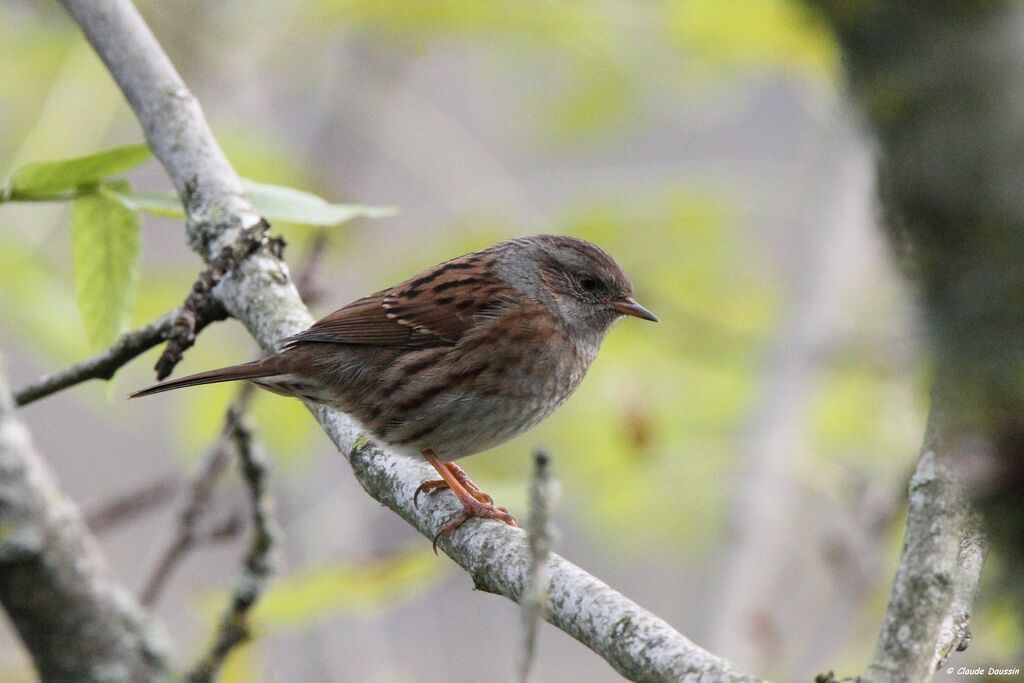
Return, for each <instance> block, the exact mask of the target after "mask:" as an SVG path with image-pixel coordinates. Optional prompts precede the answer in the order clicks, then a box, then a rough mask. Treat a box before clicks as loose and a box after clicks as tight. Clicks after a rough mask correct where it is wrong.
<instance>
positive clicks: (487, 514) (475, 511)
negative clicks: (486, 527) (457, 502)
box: [433, 494, 519, 555]
mask: <svg viewBox="0 0 1024 683" xmlns="http://www.w3.org/2000/svg"><path fill="white" fill-rule="evenodd" d="M485 495H486V494H485ZM488 498H490V496H488ZM474 517H479V518H481V519H494V520H497V521H499V522H504V523H505V524H508V525H509V526H519V523H518V522H517V521H516V518H515V517H513V516H512V515H510V514H509V513H508V510H506V509H505V508H503V507H498V506H496V505H494V504H493V503H483V502H480V501H478V500H474V501H473V502H472V503H469V502H467V501H463V508H462V509H461V510H459V511H458V512H456V513H455V514H454V515H452V516H451V517H450V518H449V519H448V521H447V522H445V523H444V525H443V526H442V527H441V528H440V529H438V531H437V533H436V534H434V541H433V548H434V554H435V555H436V554H437V542H438V540H440V539H441V538H443V537H445V536H448V535H449V534H451V533H452V532H453V531H455V530H456V529H458V528H459V527H460V526H462V525H463V524H464V523H466V522H467V521H469V520H471V519H473V518H474Z"/></svg>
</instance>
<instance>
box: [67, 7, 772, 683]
mask: <svg viewBox="0 0 1024 683" xmlns="http://www.w3.org/2000/svg"><path fill="white" fill-rule="evenodd" d="M63 4H64V6H65V7H66V8H67V9H68V11H69V12H70V13H71V15H72V16H73V17H74V18H75V20H76V21H77V22H78V23H79V25H80V26H81V27H82V29H83V31H84V32H85V35H86V37H87V38H88V40H89V41H90V42H91V43H92V45H93V46H94V47H95V48H96V51H97V52H98V53H99V55H100V57H101V58H102V59H103V61H104V62H105V63H106V64H107V67H108V68H109V69H110V72H111V74H112V75H113V76H114V79H115V80H116V81H117V83H118V85H119V86H120V87H121V89H122V91H123V92H124V93H125V96H126V98H127V99H128V101H129V103H130V104H131V106H132V108H133V109H134V110H135V113H136V116H138V118H139V120H140V122H141V123H142V126H143V129H144V131H145V134H146V139H147V141H148V142H149V145H150V147H151V148H152V149H153V152H154V154H155V155H156V156H157V158H158V159H159V160H160V161H161V163H162V164H163V166H164V168H165V169H166V170H167V172H168V174H169V175H170V177H171V179H172V181H173V182H174V185H175V187H176V188H177V189H178V192H179V194H180V195H181V197H182V200H183V203H184V205H185V207H186V212H187V214H188V236H189V243H190V245H191V246H192V248H193V249H195V250H196V251H197V252H199V253H200V254H201V255H203V256H204V257H205V258H213V257H215V256H216V255H217V254H218V253H219V251H220V249H221V248H223V247H225V246H228V245H232V244H233V243H235V241H236V240H237V238H238V236H239V234H240V233H241V231H242V230H243V229H244V228H246V227H247V226H253V225H256V224H257V222H258V221H259V217H258V216H257V215H256V213H255V212H254V211H253V209H252V206H251V205H250V204H249V203H248V202H247V201H246V200H245V198H244V196H243V193H242V188H241V183H240V181H239V179H238V176H237V174H236V173H235V172H234V170H233V169H232V168H231V166H230V165H229V164H228V162H227V160H226V159H225V158H224V155H223V153H222V152H221V150H220V147H219V146H218V145H217V143H216V141H215V140H214V138H213V135H212V133H211V132H210V130H209V128H208V126H207V125H206V122H205V120H204V118H203V115H202V112H201V110H200V108H199V105H198V103H197V102H196V100H195V98H194V97H193V96H192V95H191V93H189V91H188V90H187V88H186V87H185V85H184V83H183V82H182V81H181V78H180V77H179V76H178V74H177V73H176V71H175V70H174V67H173V65H172V64H171V63H170V61H169V60H168V59H167V56H166V55H165V54H164V52H163V50H162V49H161V48H160V45H159V44H158V43H157V41H156V39H155V38H154V37H153V35H152V33H151V32H150V31H149V28H148V27H147V26H146V24H145V22H144V21H143V20H142V18H141V17H140V16H139V14H138V12H137V11H136V9H135V8H134V7H133V6H132V5H131V3H130V2H128V0H63ZM214 291H215V294H216V295H217V297H218V298H220V300H221V301H222V302H223V303H224V306H225V308H226V309H227V310H228V312H229V313H230V314H231V315H233V316H234V317H236V318H237V319H239V320H240V321H242V322H243V323H244V324H245V326H246V327H247V328H248V329H249V331H250V333H251V334H252V335H253V336H254V337H255V338H256V339H257V340H258V341H259V343H260V344H261V346H262V347H263V348H264V349H265V350H266V351H272V350H274V347H275V345H276V343H277V342H278V340H280V339H282V338H284V337H286V336H288V335H289V334H292V333H294V332H296V331H298V330H301V329H303V328H305V327H307V326H309V325H310V324H311V323H312V319H311V317H310V315H309V313H308V311H307V310H306V309H305V307H304V306H303V305H302V302H301V300H300V299H299V296H298V294H297V292H296V290H295V287H294V286H293V284H292V282H291V280H290V278H289V277H288V271H287V267H286V266H285V265H284V263H283V262H282V261H281V260H280V259H278V258H276V257H275V256H274V255H273V254H272V253H270V252H269V251H268V250H266V249H260V250H257V251H255V252H254V253H252V254H251V255H250V256H249V257H248V258H246V259H244V260H242V261H241V262H240V263H239V264H238V266H237V267H236V268H234V269H233V270H232V271H230V272H228V273H227V274H225V276H224V277H223V278H222V279H221V281H220V283H219V284H218V286H217V287H216V289H215V290H214ZM310 408H311V410H313V412H314V414H315V415H316V417H317V419H318V420H319V421H320V424H321V425H322V426H323V428H324V430H325V431H326V432H327V434H328V436H329V437H330V438H331V439H332V440H333V441H334V443H335V445H336V446H337V447H338V448H339V450H341V452H342V453H347V454H349V460H350V463H351V464H352V466H353V469H354V471H355V473H356V476H357V477H358V478H359V481H360V482H361V483H362V485H363V486H364V488H365V489H366V490H367V491H368V492H369V493H370V495H371V496H373V497H374V498H376V499H377V500H379V501H381V502H382V503H384V504H385V505H387V506H388V507H390V508H391V509H392V510H394V511H395V512H397V513H398V514H400V515H401V516H402V517H404V518H405V519H406V520H407V521H409V522H410V523H411V524H413V526H415V527H416V528H417V529H418V530H419V531H420V532H421V533H423V534H424V535H426V536H427V537H428V538H429V537H432V536H433V534H434V532H435V531H436V530H437V528H439V526H440V525H441V524H442V523H443V522H444V521H445V520H446V519H447V518H448V517H449V516H450V515H451V514H452V513H453V512H454V507H455V504H454V502H452V501H450V500H448V499H447V498H441V497H438V499H437V500H436V501H435V502H433V503H432V504H429V505H424V506H421V507H420V508H418V509H417V508H415V507H414V506H413V504H412V500H413V493H414V491H415V490H416V488H417V487H418V486H419V484H420V482H421V481H423V480H424V479H427V478H429V473H428V472H427V471H426V467H425V465H423V464H421V463H417V462H414V461H411V460H409V459H406V458H402V457H399V456H396V455H394V454H391V453H388V452H385V451H383V450H381V449H380V448H378V447H376V446H373V445H372V444H370V443H369V442H368V441H367V440H366V439H365V438H358V437H359V436H360V435H359V431H358V428H357V427H356V425H355V423H353V422H352V420H350V419H349V418H348V417H346V416H344V415H342V414H340V413H338V412H337V411H334V410H331V409H328V408H324V407H322V406H310ZM440 545H441V546H442V547H443V548H444V549H445V551H446V552H447V553H448V554H449V556H451V557H452V558H453V559H454V560H455V561H456V562H458V563H459V564H460V565H462V566H463V567H464V568H465V569H466V570H467V571H469V572H470V574H471V575H472V576H473V579H474V581H475V583H476V585H477V586H478V587H480V588H483V589H485V590H489V591H491V592H495V593H500V594H502V595H505V596H506V597H508V598H511V599H512V600H516V601H518V600H519V599H520V597H521V596H522V594H523V591H524V588H525V584H526V580H527V575H528V567H529V551H528V549H527V547H526V542H525V537H524V534H523V532H522V530H519V529H512V528H508V527H505V526H504V525H499V524H487V523H481V522H479V521H472V522H469V523H467V524H465V525H464V526H463V527H462V528H461V529H459V530H458V531H456V532H455V533H453V534H452V535H451V536H449V537H448V538H446V539H444V540H443V541H442V542H441V543H440ZM547 592H548V596H549V606H550V611H549V614H548V616H547V618H548V620H549V621H550V622H551V623H553V624H555V625H556V626H558V627H559V628H561V629H562V630H564V631H566V632H567V633H569V634H570V635H572V636H573V637H575V638H577V639H578V640H580V641H581V642H582V643H584V644H585V645H587V646H588V647H590V648H591V649H592V650H594V651H595V652H597V653H598V654H600V655H601V656H603V657H604V658H605V659H607V660H608V661H609V663H611V664H612V666H614V667H615V668H616V669H617V670H618V671H619V672H620V673H622V674H623V675H625V676H628V677H630V678H634V679H643V680H679V679H682V678H685V677H688V679H689V680H692V681H699V680H705V681H716V682H722V683H728V682H730V681H754V680H757V679H755V678H753V677H751V676H747V675H744V674H741V673H738V672H736V671H735V670H733V669H732V668H731V666H730V665H729V664H728V663H727V662H725V661H724V660H722V659H721V658H719V657H716V656H715V655H712V654H710V653H708V652H706V651H704V650H702V649H701V648H699V647H697V646H696V645H694V644H693V643H691V642H690V641H689V640H687V639H686V638H684V637H683V636H682V635H680V634H679V633H677V632H676V631H674V630H673V629H672V628H671V627H670V626H669V625H668V624H666V623H665V622H664V621H662V620H660V619H658V618H657V617H655V616H653V615H652V614H650V613H648V612H646V611H645V610H643V609H642V608H640V607H639V606H637V605H636V604H635V603H633V602H631V601H630V600H628V599H627V598H625V597H624V596H622V595H621V594H619V593H617V592H616V591H614V590H612V589H611V588H609V587H608V586H606V585H605V584H603V583H601V582H600V581H598V580H597V579H595V578H594V577H592V576H590V575H589V574H587V573H586V572H585V571H583V570H582V569H580V568H578V567H576V566H574V565H572V564H571V563H569V562H567V561H565V560H564V559H562V558H560V557H558V556H557V555H552V557H551V563H550V567H549V578H548V590H547Z"/></svg>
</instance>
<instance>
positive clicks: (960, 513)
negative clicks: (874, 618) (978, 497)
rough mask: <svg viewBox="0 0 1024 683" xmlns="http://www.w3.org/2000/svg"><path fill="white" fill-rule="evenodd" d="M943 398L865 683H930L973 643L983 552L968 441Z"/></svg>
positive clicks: (912, 493)
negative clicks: (960, 462)
mask: <svg viewBox="0 0 1024 683" xmlns="http://www.w3.org/2000/svg"><path fill="white" fill-rule="evenodd" d="M946 410H947V409H946V407H945V406H944V405H943V403H942V401H941V400H940V398H939V396H938V394H936V396H935V397H934V398H933V404H932V411H931V415H930V416H929V419H928V429H927V434H926V436H925V440H924V446H923V448H922V454H921V458H920V460H919V461H918V464H917V469H916V470H915V471H914V474H913V476H912V477H911V479H910V486H909V501H910V504H909V509H908V511H907V529H906V533H905V536H904V541H903V553H902V556H901V557H900V564H899V568H898V569H897V571H896V577H895V579H894V580H893V585H892V592H891V594H890V597H889V606H888V608H887V609H886V615H885V622H884V624H883V626H882V631H881V633H880V635H879V639H878V644H877V646H876V649H875V656H874V659H873V660H872V662H871V664H870V666H869V667H868V670H867V671H866V672H865V674H864V675H863V676H862V677H861V680H863V681H865V683H869V682H870V683H889V682H892V683H896V682H897V681H906V680H915V681H917V680H921V681H924V680H930V679H931V677H932V676H933V675H934V673H935V669H936V667H937V666H939V665H940V664H941V662H943V661H945V658H946V657H947V656H948V655H949V654H950V652H951V651H952V650H953V649H955V648H963V647H966V645H967V641H968V640H969V638H970V635H969V631H968V629H967V620H968V618H969V615H970V609H971V603H972V602H973V599H974V593H975V590H976V589H977V586H978V578H979V576H980V573H981V561H982V557H983V554H984V551H983V544H982V540H981V537H980V534H979V532H978V530H977V523H976V520H974V519H973V516H972V515H971V512H970V508H969V505H968V503H967V499H966V497H965V495H964V491H963V487H962V485H961V483H960V477H959V475H958V473H957V471H956V469H955V467H954V464H953V463H954V462H955V461H956V459H957V458H958V457H960V455H962V454H959V453H957V450H958V449H960V448H963V447H965V446H966V444H968V443H969V442H970V441H971V440H970V439H967V438H966V437H965V436H964V435H962V434H957V433H955V432H954V430H953V429H952V428H951V420H950V417H949V416H948V415H947V414H946Z"/></svg>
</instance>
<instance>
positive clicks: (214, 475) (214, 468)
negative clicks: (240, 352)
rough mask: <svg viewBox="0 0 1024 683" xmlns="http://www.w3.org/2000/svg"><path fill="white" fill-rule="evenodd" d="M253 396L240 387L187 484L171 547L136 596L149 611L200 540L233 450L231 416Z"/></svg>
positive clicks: (248, 387) (248, 388) (245, 386)
mask: <svg viewBox="0 0 1024 683" xmlns="http://www.w3.org/2000/svg"><path fill="white" fill-rule="evenodd" d="M252 394H253V386H252V385H251V384H248V383H246V384H243V385H242V387H241V389H240V390H239V392H238V397H237V398H236V399H235V400H234V402H233V403H232V405H231V407H230V408H229V409H228V417H227V419H226V420H225V425H224V429H223V431H222V432H221V435H220V437H219V438H218V439H217V442H216V443H215V444H214V446H213V448H211V449H210V450H209V452H207V454H206V457H204V458H203V462H202V463H201V464H200V466H199V469H198V470H197V471H196V473H195V475H193V477H192V480H191V482H190V483H189V496H188V500H187V502H186V503H185V506H184V508H183V509H182V511H181V514H180V515H179V516H178V530H177V534H176V535H175V537H174V540H173V541H171V544H170V545H169V546H168V547H167V548H166V550H164V552H163V553H162V554H161V555H160V559H159V560H158V561H157V563H156V566H155V567H154V569H153V571H152V573H151V574H150V576H149V578H148V579H147V580H146V583H145V586H144V588H143V589H142V592H141V593H140V597H139V601H140V602H141V603H142V604H143V605H145V606H147V607H149V606H152V605H153V604H155V603H156V601H157V599H158V598H159V597H160V593H161V592H162V591H163V589H164V586H165V585H166V584H167V580H168V579H169V578H170V577H171V574H172V573H173V572H174V570H175V569H176V568H177V567H178V565H179V564H180V563H181V561H182V560H183V559H185V556H186V555H187V554H188V553H189V551H191V550H192V549H193V548H195V547H196V545H198V543H199V539H200V531H199V521H200V520H201V519H202V517H203V515H205V514H206V511H207V510H208V509H209V507H210V500H211V498H212V497H213V491H214V489H215V488H216V486H217V482H218V481H219V480H220V477H221V475H222V474H224V470H225V468H226V467H227V464H228V462H229V460H230V458H231V451H232V449H233V448H234V441H233V439H234V427H233V426H232V421H233V418H232V415H235V414H240V413H241V411H243V410H244V409H245V408H246V407H247V406H248V404H249V400H250V399H251V397H252Z"/></svg>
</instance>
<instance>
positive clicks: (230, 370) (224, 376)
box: [128, 356, 281, 398]
mask: <svg viewBox="0 0 1024 683" xmlns="http://www.w3.org/2000/svg"><path fill="white" fill-rule="evenodd" d="M280 365H281V364H280V362H279V359H278V358H277V357H276V356H271V357H270V358H263V359H261V360H254V361H252V362H250V363H242V364H241V365H232V366H230V367H226V368H218V369H217V370H207V371H206V372H199V373H196V374H194V375H189V376H188V377H182V378H180V379H172V380H170V381H168V382H161V383H160V384H154V385H153V386H151V387H146V388H145V389H139V390H138V391H136V392H134V393H132V394H129V396H128V398H140V397H142V396H150V395H151V394H159V393H161V392H164V391H170V390H172V389H181V388H182V387H194V386H198V385H200V384H215V383H217V382H234V381H236V380H240V379H257V378H259V377H269V376H271V375H277V374H279V373H280V372H281V370H280Z"/></svg>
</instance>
